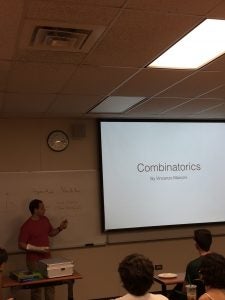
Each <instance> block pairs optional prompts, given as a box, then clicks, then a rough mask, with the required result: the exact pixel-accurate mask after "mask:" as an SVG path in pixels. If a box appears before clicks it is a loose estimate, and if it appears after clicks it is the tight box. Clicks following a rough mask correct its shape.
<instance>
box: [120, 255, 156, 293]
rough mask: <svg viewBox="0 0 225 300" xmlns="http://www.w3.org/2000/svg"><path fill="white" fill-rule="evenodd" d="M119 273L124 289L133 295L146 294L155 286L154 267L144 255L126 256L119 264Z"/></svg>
mask: <svg viewBox="0 0 225 300" xmlns="http://www.w3.org/2000/svg"><path fill="white" fill-rule="evenodd" d="M118 272H119V274H120V278H121V281H122V283H123V286H124V288H125V289H126V290H127V291H128V292H129V293H130V294H132V295H135V296H142V295H144V294H146V293H147V292H148V290H149V289H150V287H151V286H152V284H153V274H154V267H153V264H152V262H151V261H150V260H149V259H148V258H147V257H145V256H144V255H141V254H137V253H134V254H131V255H128V256H126V257H125V258H124V259H123V260H122V261H121V263H120V264H119V268H118Z"/></svg>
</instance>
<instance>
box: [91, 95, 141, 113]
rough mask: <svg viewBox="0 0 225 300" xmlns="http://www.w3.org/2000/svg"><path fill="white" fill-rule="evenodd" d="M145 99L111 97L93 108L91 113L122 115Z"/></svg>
mask: <svg viewBox="0 0 225 300" xmlns="http://www.w3.org/2000/svg"><path fill="white" fill-rule="evenodd" d="M144 98H145V97H121V96H110V97H107V98H106V99H105V100H104V101H102V102H101V103H100V104H99V105H97V106H96V107H95V108H93V109H92V110H91V111H90V113H122V112H124V111H126V110H127V109H128V108H130V107H132V106H134V105H135V104H137V103H138V102H140V101H142V100H143V99H144Z"/></svg>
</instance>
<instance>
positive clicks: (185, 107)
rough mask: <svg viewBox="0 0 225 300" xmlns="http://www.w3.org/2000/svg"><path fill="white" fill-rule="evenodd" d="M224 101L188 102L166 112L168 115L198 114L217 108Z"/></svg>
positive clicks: (198, 100) (201, 100)
mask: <svg viewBox="0 0 225 300" xmlns="http://www.w3.org/2000/svg"><path fill="white" fill-rule="evenodd" d="M223 103H224V101H223V100H218V99H196V100H193V101H189V102H186V103H184V104H181V105H179V106H177V107H176V108H174V109H173V108H172V109H169V110H167V111H165V112H164V114H166V115H170V114H174V113H176V114H177V113H178V114H182V115H190V114H198V113H200V112H201V111H203V110H206V109H209V108H210V107H212V108H213V107H215V106H217V105H221V104H223Z"/></svg>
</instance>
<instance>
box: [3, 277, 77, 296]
mask: <svg viewBox="0 0 225 300" xmlns="http://www.w3.org/2000/svg"><path fill="white" fill-rule="evenodd" d="M81 278H82V276H81V274H79V273H77V272H76V271H75V272H74V274H73V275H70V276H63V277H56V278H44V279H40V280H33V281H27V282H18V281H16V280H13V279H11V278H9V277H6V276H3V279H2V287H3V288H11V289H12V293H13V294H14V293H15V291H16V289H32V288H38V287H45V286H50V285H54V286H55V285H61V284H67V288H68V300H74V299H75V298H74V295H73V286H74V283H75V280H77V279H81Z"/></svg>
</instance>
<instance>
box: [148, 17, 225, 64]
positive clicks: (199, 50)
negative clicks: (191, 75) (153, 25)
mask: <svg viewBox="0 0 225 300" xmlns="http://www.w3.org/2000/svg"><path fill="white" fill-rule="evenodd" d="M224 53H225V20H216V19H206V20H205V21H203V22H202V23H201V24H200V25H198V26H197V27H196V28H195V29H194V30H192V31H191V32H189V33H188V34H187V35H186V36H185V37H183V38H182V39H181V40H180V41H179V42H177V43H176V44H175V45H173V46H172V47H171V48H169V49H168V50H167V51H166V52H165V53H163V54H162V55H161V56H160V57H158V58H157V59H156V60H154V61H153V62H152V63H151V64H149V65H148V67H151V68H168V69H197V68H200V67H202V66H204V65H205V64H207V63H209V62H210V61H212V60H213V59H215V58H216V57H218V56H220V55H222V54H224Z"/></svg>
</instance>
